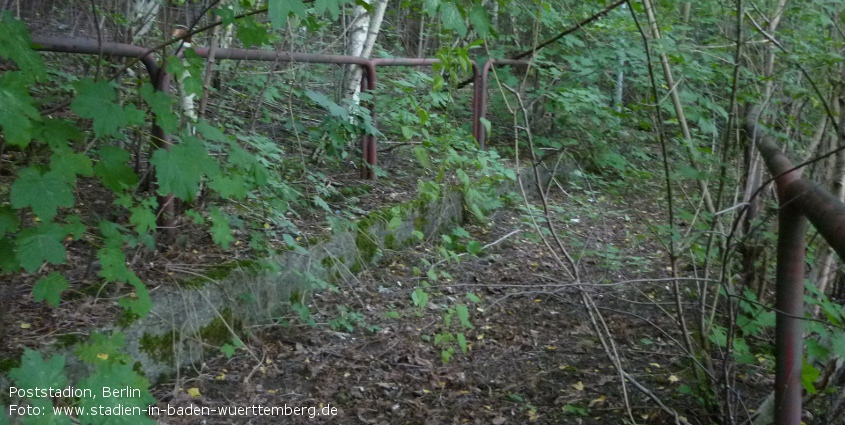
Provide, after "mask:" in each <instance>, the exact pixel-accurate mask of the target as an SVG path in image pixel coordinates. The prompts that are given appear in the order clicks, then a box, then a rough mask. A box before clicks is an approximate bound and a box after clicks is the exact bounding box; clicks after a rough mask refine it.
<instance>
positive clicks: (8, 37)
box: [0, 12, 47, 106]
mask: <svg viewBox="0 0 845 425" xmlns="http://www.w3.org/2000/svg"><path fill="white" fill-rule="evenodd" d="M0 40H3V42H2V43H0V57H4V58H6V59H10V60H12V61H14V62H15V64H17V65H18V68H20V70H21V71H22V72H23V73H24V74H26V75H28V76H29V78H30V79H32V80H35V79H41V78H44V77H47V73H46V72H45V70H44V61H43V60H42V59H41V55H40V54H38V52H36V51H35V50H32V47H31V46H32V40H31V39H30V38H29V31H28V30H27V29H26V24H24V23H23V21H19V20H17V19H14V18H12V14H11V13H9V12H3V14H2V15H0ZM6 106H8V105H6Z"/></svg>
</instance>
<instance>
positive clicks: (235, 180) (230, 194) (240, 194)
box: [208, 173, 249, 199]
mask: <svg viewBox="0 0 845 425" xmlns="http://www.w3.org/2000/svg"><path fill="white" fill-rule="evenodd" d="M208 187H210V188H212V189H214V190H215V191H216V192H217V193H218V194H220V197H221V198H223V199H228V198H234V199H244V198H245V197H246V195H247V192H248V189H249V185H248V184H247V181H246V177H245V176H243V175H241V174H234V173H232V174H229V175H222V174H221V175H219V176H216V177H215V178H213V179H212V180H211V182H210V183H209V184H208Z"/></svg>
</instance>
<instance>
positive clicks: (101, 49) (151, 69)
mask: <svg viewBox="0 0 845 425" xmlns="http://www.w3.org/2000/svg"><path fill="white" fill-rule="evenodd" d="M32 47H33V48H34V49H35V50H40V51H44V52H59V53H81V54H88V55H98V54H100V53H103V54H105V55H110V56H120V57H125V58H140V60H141V62H142V63H143V64H144V67H146V68H147V73H149V74H150V79H152V80H153V81H155V80H156V78H158V70H159V67H158V62H156V59H155V57H154V56H153V54H152V53H150V51H149V49H146V48H144V47H140V46H133V45H131V44H125V43H112V42H103V43H100V42H98V41H97V40H92V39H87V38H65V37H44V36H38V35H36V36H33V37H32Z"/></svg>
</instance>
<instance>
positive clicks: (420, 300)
mask: <svg viewBox="0 0 845 425" xmlns="http://www.w3.org/2000/svg"><path fill="white" fill-rule="evenodd" d="M411 300H412V301H413V302H414V305H415V306H417V308H419V309H420V310H422V309H424V308H425V306H426V304H428V293H427V292H425V290H424V289H422V288H417V289H415V290H414V292H412V293H411Z"/></svg>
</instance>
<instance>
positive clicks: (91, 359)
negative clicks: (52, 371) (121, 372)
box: [74, 332, 132, 366]
mask: <svg viewBox="0 0 845 425" xmlns="http://www.w3.org/2000/svg"><path fill="white" fill-rule="evenodd" d="M125 346H126V336H125V335H124V334H123V332H112V334H111V335H106V334H103V333H100V332H94V333H92V334H91V337H90V338H89V339H88V341H86V342H85V343H83V344H81V345H80V346H79V347H78V348H77V349H76V350H75V351H74V354H76V355H77V356H78V357H79V360H82V361H83V362H85V363H88V364H90V365H95V366H96V365H101V364H104V363H107V362H111V363H114V362H118V363H126V362H130V361H132V357H131V356H129V355H128V354H126V353H124V352H123V351H122V350H123V348H124V347H125Z"/></svg>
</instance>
